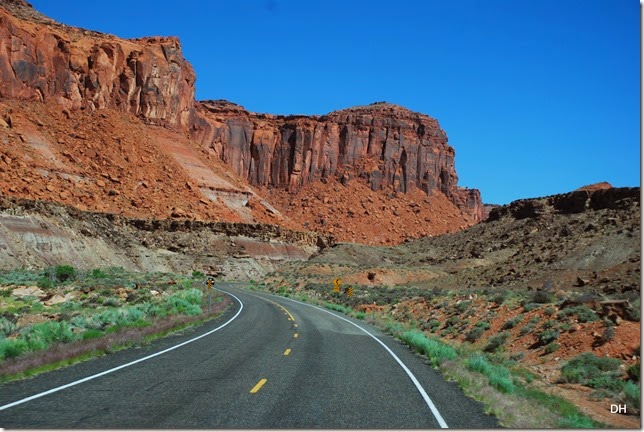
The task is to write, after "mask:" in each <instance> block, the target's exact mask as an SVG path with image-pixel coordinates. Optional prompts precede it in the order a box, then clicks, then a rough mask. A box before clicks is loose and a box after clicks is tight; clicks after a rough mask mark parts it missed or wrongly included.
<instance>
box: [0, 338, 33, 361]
mask: <svg viewBox="0 0 644 432" xmlns="http://www.w3.org/2000/svg"><path fill="white" fill-rule="evenodd" d="M27 351H29V345H27V342H25V341H24V340H22V339H2V340H0V360H5V359H9V358H13V357H18V356H19V355H21V354H22V353H24V352H27Z"/></svg>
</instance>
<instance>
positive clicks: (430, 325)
mask: <svg viewBox="0 0 644 432" xmlns="http://www.w3.org/2000/svg"><path fill="white" fill-rule="evenodd" d="M440 325H441V323H440V321H438V320H437V319H436V318H432V319H430V320H429V321H427V324H426V325H425V327H426V328H429V329H430V330H431V331H434V330H436V329H437V328H438V327H440Z"/></svg>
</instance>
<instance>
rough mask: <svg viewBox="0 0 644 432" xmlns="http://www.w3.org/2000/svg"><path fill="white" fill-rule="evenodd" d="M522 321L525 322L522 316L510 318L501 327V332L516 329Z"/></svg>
mask: <svg viewBox="0 0 644 432" xmlns="http://www.w3.org/2000/svg"><path fill="white" fill-rule="evenodd" d="M521 321H523V316H521V315H517V316H515V317H514V318H510V319H509V320H507V321H506V322H505V323H504V324H503V325H502V326H501V330H510V329H511V328H514V327H516V326H517V324H519V323H520V322H521Z"/></svg>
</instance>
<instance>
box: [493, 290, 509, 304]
mask: <svg viewBox="0 0 644 432" xmlns="http://www.w3.org/2000/svg"><path fill="white" fill-rule="evenodd" d="M507 297H508V293H507V292H505V291H501V292H498V293H496V294H494V296H493V297H492V298H491V301H493V302H494V303H496V304H497V305H499V306H500V305H502V304H503V303H504V302H505V300H506V298H507Z"/></svg>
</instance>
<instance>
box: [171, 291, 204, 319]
mask: <svg viewBox="0 0 644 432" xmlns="http://www.w3.org/2000/svg"><path fill="white" fill-rule="evenodd" d="M166 307H167V310H168V313H170V314H176V313H181V314H184V315H199V314H200V313H201V308H200V307H199V305H196V304H193V303H190V302H189V301H188V300H186V299H184V298H181V297H177V296H175V295H173V296H170V297H168V298H167V299H166Z"/></svg>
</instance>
